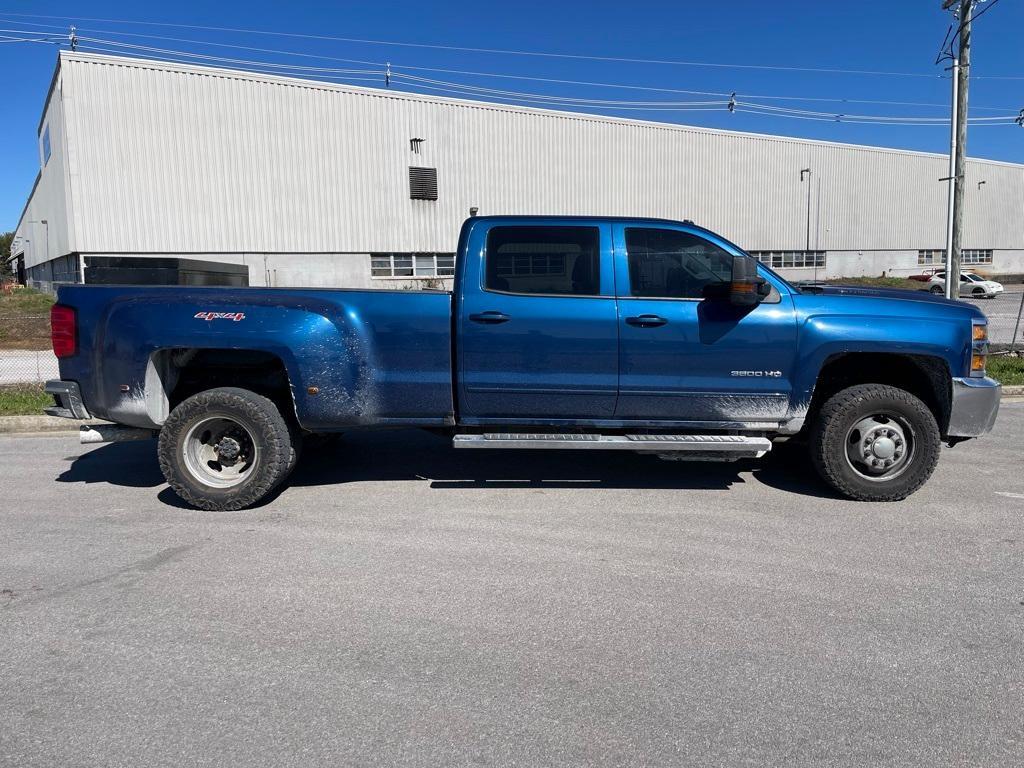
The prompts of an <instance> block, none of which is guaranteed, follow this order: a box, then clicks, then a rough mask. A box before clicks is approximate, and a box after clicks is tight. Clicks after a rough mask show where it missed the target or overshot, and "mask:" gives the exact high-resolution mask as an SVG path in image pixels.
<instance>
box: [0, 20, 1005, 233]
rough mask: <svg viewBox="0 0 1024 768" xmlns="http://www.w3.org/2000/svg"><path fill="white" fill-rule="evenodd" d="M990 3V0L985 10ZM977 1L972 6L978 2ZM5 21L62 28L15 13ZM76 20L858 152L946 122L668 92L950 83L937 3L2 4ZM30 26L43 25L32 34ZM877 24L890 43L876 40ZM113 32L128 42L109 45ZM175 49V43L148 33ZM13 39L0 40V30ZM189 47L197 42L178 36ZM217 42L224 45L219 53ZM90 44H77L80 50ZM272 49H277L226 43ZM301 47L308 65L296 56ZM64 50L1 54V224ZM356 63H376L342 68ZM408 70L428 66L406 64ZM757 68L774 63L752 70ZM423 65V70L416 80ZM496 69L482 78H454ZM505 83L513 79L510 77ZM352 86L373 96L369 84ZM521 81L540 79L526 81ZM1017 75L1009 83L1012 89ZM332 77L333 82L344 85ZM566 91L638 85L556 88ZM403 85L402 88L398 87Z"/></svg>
mask: <svg viewBox="0 0 1024 768" xmlns="http://www.w3.org/2000/svg"><path fill="white" fill-rule="evenodd" d="M992 2H993V0H988V3H986V4H985V5H990V4H991V3H992ZM985 5H982V6H981V8H984V7H985ZM11 13H22V14H46V15H49V16H54V17H58V18H39V17H15V16H12V15H9V14H11ZM85 17H88V18H95V19H106V20H124V21H150V22H167V23H174V24H186V25H200V26H214V27H235V28H245V29H254V30H265V31H276V32H294V33H300V34H312V35H324V36H332V37H348V38H362V39H373V40H378V41H394V42H405V43H419V44H426V45H443V46H458V47H465V48H477V49H480V48H488V49H508V50H519V51H531V52H551V53H562V54H576V55H582V56H597V57H610V58H620V59H622V58H625V59H657V60H664V61H673V62H680V61H686V62H702V63H706V64H725V65H746V66H743V67H740V66H694V65H690V64H679V63H673V64H664V63H663V64H656V63H641V62H624V61H602V60H594V59H587V58H567V57H551V56H518V55H509V54H501V53H491V52H484V51H454V50H444V49H440V48H431V47H409V46H389V45H384V44H380V43H367V42H360V43H357V42H342V41H337V40H313V39H306V38H300V37H278V36H272V35H255V34H246V33H242V32H225V31H215V30H198V29H187V28H180V27H159V26H133V25H129V24H119V23H114V22H113V21H87V20H85ZM71 20H77V22H78V26H79V28H80V30H81V34H82V36H83V37H91V38H94V42H92V43H91V44H92V45H102V44H101V43H97V42H95V40H106V41H114V42H121V43H131V44H133V45H147V46H153V47H160V48H165V49H172V50H175V51H184V52H193V53H200V54H211V55H218V56H224V57H230V58H239V59H248V60H260V61H271V62H278V63H290V64H296V65H300V66H319V67H334V68H346V67H348V68H361V69H372V70H374V71H376V70H378V69H379V68H380V67H379V66H378V65H379V64H380V63H383V62H391V63H392V66H393V68H394V70H395V71H396V72H401V71H403V70H404V72H405V73H407V74H414V75H416V76H421V77H430V78H433V79H443V80H445V81H447V82H449V83H451V82H455V83H460V84H463V85H469V86H474V87H486V88H492V89H504V90H511V91H518V92H528V93H531V94H543V95H550V96H562V97H573V98H578V99H592V100H617V101H627V102H634V104H631V105H628V106H636V105H635V102H637V101H644V102H650V101H658V102H665V101H669V102H679V101H713V102H716V103H715V104H714V105H710V106H709V107H708V108H707V109H708V110H709V111H691V110H687V111H672V110H666V109H657V110H653V109H649V108H633V109H623V110H612V109H610V108H596V107H594V106H593V105H586V106H580V107H578V109H580V110H581V111H590V112H604V113H605V114H617V115H620V116H628V117H637V118H643V119H650V120H664V121H667V122H679V123H686V124H692V125H702V126H708V127H713V128H730V129H734V130H740V131H754V132H759V133H776V134H781V135H787V136H800V137H806V138H816V139H827V140H832V141H843V142H850V143H858V144H874V145H880V146H891V147H900V148H907V149H917V150H925V151H933V152H945V151H947V150H948V143H949V134H948V129H947V128H946V127H944V126H941V125H911V126H906V125H899V126H897V125H867V124H849V123H843V122H835V121H834V120H820V121H819V120H808V119H797V118H794V117H781V116H775V115H767V114H755V113H753V112H749V111H744V109H743V108H741V109H739V110H738V111H737V112H735V113H729V112H728V110H727V109H725V107H724V106H723V105H722V103H723V102H722V100H723V99H725V98H726V97H723V96H721V95H712V96H701V95H692V94H680V93H674V92H671V91H669V90H662V91H658V90H642V88H653V89H675V90H677V91H678V90H685V91H703V92H708V93H712V94H723V93H724V94H728V93H731V92H733V91H736V92H737V93H738V94H739V95H738V96H737V98H738V99H739V100H740V101H741V102H743V101H744V100H747V101H749V102H753V103H758V104H767V105H771V106H775V107H780V106H784V107H789V108H795V109H804V110H813V111H818V112H827V113H833V112H838V113H843V114H867V115H885V116H889V117H897V116H898V117H903V116H918V117H920V116H927V117H944V116H946V115H948V108H947V107H945V106H935V107H929V106H911V105H895V104H871V103H841V102H832V101H789V100H780V99H777V98H775V97H779V96H783V97H788V96H794V97H802V98H808V99H810V98H814V99H855V100H864V101H886V102H892V101H898V102H921V103H925V104H936V105H946V104H948V100H949V81H948V79H945V78H943V77H941V75H942V74H943V72H942V67H941V66H936V65H934V64H933V62H934V60H935V56H936V53H937V51H938V48H939V45H940V43H941V42H942V38H943V35H944V34H945V32H946V29H947V26H948V25H949V23H950V20H951V19H950V15H949V14H948V13H947V12H943V11H942V10H941V9H940V0H913V2H911V1H910V0H900V2H881V1H876V2H866V3H865V2H861V3H853V2H845V1H844V2H840V1H839V0H789V1H788V2H784V3H767V2H763V0H762V1H761V2H754V1H753V0H734V1H733V2H718V3H707V2H700V3H698V2H692V1H690V0H686V1H679V2H663V3H661V2H643V1H642V0H634V2H630V3H622V2H617V3H609V2H601V1H600V0H598V1H596V2H593V1H592V2H582V1H579V0H562V2H550V0H549V1H548V2H534V1H533V0H529V1H527V2H523V1H521V0H520V1H517V2H506V3H500V2H483V1H481V0H476V2H447V3H425V2H422V0H420V1H419V2H406V0H391V1H390V2H388V3H345V2H336V3H333V4H330V7H324V5H320V4H306V3H302V2H291V3H276V2H259V1H257V2H238V1H237V0H223V1H222V2H220V3H208V2H194V1H193V0H181V1H180V2H177V3H174V4H140V3H126V2H95V3H84V2H73V3H72V2H61V1H59V0H55V1H53V2H49V3H46V4H41V3H30V2H17V1H16V0H0V28H3V29H22V30H37V31H39V32H40V33H44V32H52V33H57V32H58V31H59V30H60V29H62V28H63V25H66V24H67V23H68V22H70V21H71ZM32 25H35V26H32ZM1022 29H1024V3H1022V2H1021V0H996V5H994V6H993V7H992V9H991V12H990V13H986V15H985V16H984V17H983V18H980V19H978V20H977V22H976V23H975V29H974V37H973V40H974V49H973V55H974V66H973V73H972V75H973V77H974V79H972V84H971V103H972V106H973V107H976V109H972V112H971V117H972V118H975V117H990V116H991V117H994V116H1000V115H1016V114H1017V112H1018V111H1019V110H1020V109H1021V108H1024V46H1022V45H1021V44H1020V39H1019V37H1020V31H1021V30H1022ZM879 30H881V31H882V34H881V35H878V31H879ZM114 33H120V34H117V35H115V34H114ZM126 33H131V34H133V35H155V36H163V37H174V38H179V40H176V41H169V40H158V39H155V38H152V37H149V38H147V37H127V36H125V35H126ZM3 34H7V35H12V34H13V35H14V36H17V34H16V33H0V35H3ZM183 40H187V41H194V42H182V41H183ZM212 43H220V44H222V45H221V46H219V47H218V46H214V45H212ZM82 45H83V46H85V45H86V43H84V42H83V44H82ZM231 45H235V46H248V47H255V48H265V49H274V50H275V51H278V53H270V52H266V51H251V50H243V49H240V48H228V47H227V46H231ZM297 53H299V54H305V56H304V57H300V56H296V55H293V54H297ZM55 57H56V46H47V45H41V44H28V43H6V44H0V86H2V93H3V97H4V107H5V108H4V119H3V120H2V121H0V168H3V175H2V181H3V183H2V184H0V230H5V229H13V228H14V226H15V224H16V223H17V219H18V216H19V214H20V213H21V209H22V206H23V205H24V202H25V199H26V196H27V195H28V192H29V190H30V188H31V185H32V181H33V179H34V178H35V174H36V170H37V164H38V160H37V157H38V156H37V151H36V141H37V137H36V133H35V132H36V126H37V123H38V120H39V116H40V112H41V109H42V105H43V100H44V98H45V96H46V90H47V87H48V85H49V81H50V78H51V75H52V72H53V66H54V61H55ZM336 59H352V60H358V61H364V62H373V64H360V65H356V64H347V63H343V62H339V61H336ZM414 67H419V68H424V69H413V68H414ZM753 67H780V68H781V69H760V68H753ZM426 68H430V69H426ZM785 68H824V69H844V70H871V71H884V72H897V73H913V74H915V75H928V76H925V77H921V76H913V77H911V76H894V75H885V76H882V75H865V74H848V73H825V72H808V71H794V70H793V69H785ZM435 69H447V70H460V71H461V72H477V73H487V75H505V76H506V77H490V76H485V75H468V74H462V73H461V72H460V73H455V72H447V73H439V72H436V71H433V70H435ZM508 76H514V77H508ZM350 77H369V78H370V82H362V81H360V82H359V83H358V84H360V85H374V84H380V85H383V82H382V81H383V77H382V76H379V75H377V74H372V75H352V76H350ZM515 78H546V79H547V80H539V79H538V80H529V79H515ZM1014 78H1015V79H1014ZM339 79H343V77H341V76H339ZM548 80H573V81H579V82H584V81H585V82H588V83H603V84H616V85H628V86H634V87H633V88H609V87H603V86H596V85H580V84H569V83H553V82H548ZM395 87H402V88H407V89H410V90H415V89H414V88H409V86H408V85H407V84H399V83H398V82H396V84H395ZM968 149H969V154H970V155H971V156H974V157H986V158H993V159H998V160H1007V161H1012V162H1024V129H1022V128H1018V127H1017V126H1015V125H977V126H972V127H971V129H970V133H969V139H968Z"/></svg>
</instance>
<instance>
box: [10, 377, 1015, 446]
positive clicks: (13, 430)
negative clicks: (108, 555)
mask: <svg viewBox="0 0 1024 768" xmlns="http://www.w3.org/2000/svg"><path fill="white" fill-rule="evenodd" d="M1003 397H1012V398H1018V397H1024V384H1011V385H1005V386H1004V387H1003ZM109 423H110V422H107V421H102V420H100V419H89V420H87V421H78V420H77V419H62V418H60V417H59V416H0V435H17V434H29V433H50V434H54V433H60V432H63V433H65V434H78V430H79V427H81V426H82V425H83V424H109Z"/></svg>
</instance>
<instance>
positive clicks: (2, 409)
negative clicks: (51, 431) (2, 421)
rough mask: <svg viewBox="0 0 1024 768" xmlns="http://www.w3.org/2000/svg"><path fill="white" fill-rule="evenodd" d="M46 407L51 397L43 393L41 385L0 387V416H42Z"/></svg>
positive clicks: (51, 402)
mask: <svg viewBox="0 0 1024 768" xmlns="http://www.w3.org/2000/svg"><path fill="white" fill-rule="evenodd" d="M48 405H53V397H52V396H50V395H48V394H46V393H45V392H43V385H42V384H16V385H14V386H5V387H0V416H42V415H43V408H44V407H46V406H48Z"/></svg>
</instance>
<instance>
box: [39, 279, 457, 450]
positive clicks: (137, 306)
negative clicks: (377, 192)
mask: <svg viewBox="0 0 1024 768" xmlns="http://www.w3.org/2000/svg"><path fill="white" fill-rule="evenodd" d="M58 300H59V301H60V302H63V303H66V304H68V305H70V306H72V307H74V308H75V310H76V312H77V313H78V318H77V320H78V323H77V327H78V328H79V334H80V338H79V339H78V352H77V354H75V355H72V356H70V357H66V358H62V359H61V360H60V374H61V378H62V379H64V380H68V381H74V382H77V383H78V384H79V386H80V388H81V392H82V398H83V400H84V402H85V403H86V405H87V406H88V408H89V410H90V413H91V414H92V415H93V416H95V417H99V418H106V419H110V420H112V421H117V422H120V423H123V424H129V425H132V426H139V427H153V426H159V425H160V424H162V423H163V420H164V419H165V418H166V414H167V410H168V402H169V401H170V402H171V403H173V399H174V396H175V388H176V387H178V386H179V385H180V384H181V382H180V380H179V377H178V374H177V373H175V371H176V370H178V369H180V368H181V367H182V366H181V363H182V362H183V361H185V362H187V356H188V355H193V356H194V355H196V354H201V355H203V356H204V357H205V358H206V360H207V361H208V362H214V363H215V362H216V361H217V359H218V358H221V359H224V360H228V359H230V360H232V365H233V366H234V367H238V366H239V365H245V364H246V363H247V362H248V364H249V365H251V366H258V367H267V368H269V367H272V366H276V365H280V366H283V369H284V372H285V373H286V374H287V379H288V382H287V383H288V386H289V387H290V389H291V392H292V394H293V397H294V407H295V411H296V416H297V417H298V421H299V423H300V424H301V425H302V426H303V427H304V428H306V429H309V430H314V431H319V430H330V429H341V428H344V427H347V426H356V425H387V424H424V425H430V424H444V423H450V422H451V419H452V417H453V410H454V409H453V403H452V352H451V311H452V310H451V306H452V297H451V294H450V293H447V292H444V291H378V290H324V289H294V288H231V289H225V288H199V287H176V286H172V287H149V286H109V287H108V286H65V287H62V288H61V289H60V294H59V297H58ZM115 329H116V332H114V331H115ZM235 350H246V354H248V355H249V357H248V358H245V359H240V358H239V359H236V358H234V357H232V356H233V355H234V354H236V353H235V352H233V351H235ZM252 352H255V353H256V354H255V355H252V354H251V353H252ZM172 363H173V364H172Z"/></svg>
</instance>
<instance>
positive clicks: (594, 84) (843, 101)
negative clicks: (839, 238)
mask: <svg viewBox="0 0 1024 768" xmlns="http://www.w3.org/2000/svg"><path fill="white" fill-rule="evenodd" d="M18 23H28V24H30V25H32V26H45V27H49V28H54V27H55V25H52V24H32V23H31V22H18ZM79 32H92V33H95V34H110V35H116V36H121V37H135V38H143V39H151V40H166V41H170V42H179V43H187V44H190V45H209V46H215V47H219V48H232V49H238V50H246V51H256V52H260V53H270V54H276V55H281V56H298V57H302V58H311V59H320V60H326V61H339V62H345V63H353V64H364V65H371V66H379V67H382V68H383V67H386V66H387V64H386V62H379V61H367V60H364V59H348V58H339V57H336V56H326V55H322V54H311V53H303V52H298V51H282V50H278V49H273V48H261V47H256V46H246V45H238V44H234V43H220V42H216V41H212V40H192V39H186V38H180V37H169V36H163V35H152V34H136V33H130V32H117V31H112V30H79ZM80 39H90V38H85V37H83V38H80ZM91 39H92V40H93V41H94V42H100V43H103V44H107V45H123V46H125V47H127V48H131V47H132V44H130V43H122V42H121V41H118V40H101V39H100V38H91ZM148 48H150V49H151V50H154V51H162V50H166V49H159V48H152V47H148ZM210 59H211V60H221V61H229V62H233V63H246V64H255V65H259V66H268V67H269V66H280V67H287V68H290V69H295V70H297V71H300V70H308V71H320V72H326V71H332V70H329V69H327V68H317V67H301V66H299V65H283V64H281V65H279V64H276V63H272V62H251V61H246V60H239V59H227V58H220V59H215V58H214V57H210ZM395 66H398V67H401V68H402V69H406V70H415V71H421V72H440V73H445V74H459V75H468V76H474V77H490V78H503V79H514V80H528V81H534V82H547V83H558V84H566V85H583V86H588V87H599V88H618V89H627V90H645V91H660V92H664V93H682V94H688V95H695V96H722V97H728V96H729V94H730V92H727V91H695V90H685V89H679V88H659V87H654V86H640V85H630V84H621V83H604V82H594V81H584V80H566V79H559V78H549V77H535V76H528V75H513V74H507V73H495V72H480V71H472V70H461V69H451V68H445V67H424V66H416V65H400V64H398V65H395ZM747 96H749V97H750V98H756V99H765V100H771V101H807V102H831V103H836V104H888V105H893V106H920V107H937V108H943V109H945V108H946V107H947V106H948V105H946V104H940V103H934V102H908V101H891V100H879V99H850V98H835V97H814V96H787V95H768V94H747ZM976 109H979V110H993V111H1005V110H1007V109H1009V107H982V106H978V107H976Z"/></svg>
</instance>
